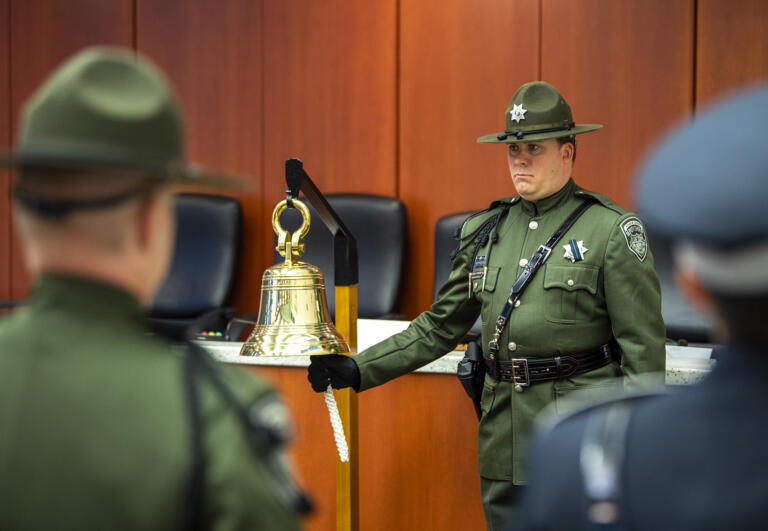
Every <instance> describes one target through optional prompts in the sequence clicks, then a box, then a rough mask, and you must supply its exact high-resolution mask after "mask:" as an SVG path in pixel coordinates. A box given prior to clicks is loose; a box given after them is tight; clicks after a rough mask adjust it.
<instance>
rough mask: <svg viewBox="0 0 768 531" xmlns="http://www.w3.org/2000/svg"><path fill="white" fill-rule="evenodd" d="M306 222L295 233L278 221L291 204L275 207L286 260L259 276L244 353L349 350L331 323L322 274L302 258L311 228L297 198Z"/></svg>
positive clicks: (276, 228)
mask: <svg viewBox="0 0 768 531" xmlns="http://www.w3.org/2000/svg"><path fill="white" fill-rule="evenodd" d="M293 206H295V207H296V208H298V210H299V212H300V213H301V216H302V223H301V226H300V227H299V229H298V230H296V231H295V232H294V233H293V234H291V233H289V232H287V231H286V230H284V229H283V228H282V226H281V225H280V214H281V213H282V212H283V211H284V210H285V209H286V208H288V202H287V201H281V202H280V203H278V204H277V206H276V207H275V210H274V211H273V212H272V228H273V229H274V231H275V233H276V234H277V239H278V245H277V251H278V253H280V256H283V257H285V262H283V263H282V264H277V265H274V266H272V267H270V268H268V269H267V270H266V271H264V275H263V277H262V280H261V302H260V305H259V318H258V320H257V322H256V326H255V327H254V329H253V332H251V335H250V336H249V337H248V340H247V341H246V342H245V343H244V344H243V347H242V348H241V349H240V355H241V356H309V355H317V354H348V353H349V346H348V345H347V342H346V341H344V338H343V337H341V334H339V332H338V331H337V330H336V328H335V327H334V326H333V323H332V322H331V318H330V312H329V311H328V302H327V301H326V298H325V283H324V282H323V273H322V272H321V271H320V269H318V268H317V267H315V266H313V265H311V264H307V263H305V262H300V261H299V260H298V259H299V258H300V257H301V254H302V253H303V252H304V241H303V239H304V236H306V234H307V231H309V220H310V214H309V209H307V207H306V205H304V203H302V202H301V201H298V200H296V199H293Z"/></svg>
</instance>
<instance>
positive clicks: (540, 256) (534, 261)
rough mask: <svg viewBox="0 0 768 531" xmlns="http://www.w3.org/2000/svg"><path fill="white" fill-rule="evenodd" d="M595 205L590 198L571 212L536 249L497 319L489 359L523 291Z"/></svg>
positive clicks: (495, 353) (489, 349)
mask: <svg viewBox="0 0 768 531" xmlns="http://www.w3.org/2000/svg"><path fill="white" fill-rule="evenodd" d="M593 204H594V203H593V200H592V199H591V198H590V199H587V200H585V201H584V202H583V203H582V204H580V205H579V206H578V207H576V209H575V210H574V211H573V212H571V215H570V216H568V217H567V218H566V219H565V221H563V224H562V225H560V226H559V227H558V228H557V230H556V231H555V233H554V234H553V235H552V236H550V238H549V239H548V240H547V241H546V243H544V244H543V245H539V248H538V249H536V252H535V253H533V256H531V259H530V260H528V263H527V264H525V268H524V269H523V272H522V273H520V276H519V277H517V280H515V283H514V284H513V285H512V291H511V292H510V294H509V298H508V299H507V302H506V303H505V304H504V307H503V308H502V309H501V313H500V314H499V318H498V319H496V330H495V331H494V333H493V339H491V341H490V342H489V343H488V352H489V356H488V357H489V358H490V359H492V360H494V359H496V358H497V357H498V355H499V338H501V334H502V332H504V327H505V326H507V322H508V321H509V316H510V314H511V313H512V310H513V309H514V308H515V303H516V302H517V301H518V300H520V297H521V296H522V294H523V291H525V288H527V287H528V284H530V282H531V279H533V276H534V275H535V274H536V272H537V271H538V270H539V269H540V268H541V266H543V265H544V262H546V261H547V259H548V258H549V255H550V254H551V253H552V248H553V247H554V246H555V245H557V242H559V241H560V239H561V238H562V237H563V236H564V235H565V233H566V232H568V230H569V229H570V228H571V227H572V226H573V224H574V223H576V220H577V219H579V217H581V215H582V214H583V213H584V212H585V211H586V210H587V209H588V208H589V207H591V206H592V205H593Z"/></svg>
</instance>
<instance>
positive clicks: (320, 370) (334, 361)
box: [307, 354, 360, 393]
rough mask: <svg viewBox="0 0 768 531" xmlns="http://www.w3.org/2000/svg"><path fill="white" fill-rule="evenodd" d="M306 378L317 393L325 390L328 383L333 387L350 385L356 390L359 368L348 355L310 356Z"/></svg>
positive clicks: (358, 383) (358, 384)
mask: <svg viewBox="0 0 768 531" xmlns="http://www.w3.org/2000/svg"><path fill="white" fill-rule="evenodd" d="M307 380H309V383H311V384H312V389H314V390H315V391H317V392H318V393H322V392H323V391H325V390H326V389H327V388H328V386H329V385H331V386H332V387H333V388H334V389H343V388H344V387H351V388H353V389H354V390H355V391H357V390H358V389H360V369H358V368H357V363H355V360H353V359H352V358H351V357H350V356H344V355H342V354H328V355H325V356H310V357H309V371H308V374H307Z"/></svg>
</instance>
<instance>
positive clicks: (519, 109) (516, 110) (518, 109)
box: [509, 103, 528, 123]
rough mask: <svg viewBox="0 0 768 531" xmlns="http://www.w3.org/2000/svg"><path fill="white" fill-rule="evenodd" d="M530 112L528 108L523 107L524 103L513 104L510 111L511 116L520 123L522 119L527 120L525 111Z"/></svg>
mask: <svg viewBox="0 0 768 531" xmlns="http://www.w3.org/2000/svg"><path fill="white" fill-rule="evenodd" d="M527 112H528V109H523V104H522V103H521V104H520V105H512V110H511V111H509V115H510V117H511V118H512V119H513V120H514V121H515V122H517V123H520V120H525V113H527Z"/></svg>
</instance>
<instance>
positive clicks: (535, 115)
mask: <svg viewBox="0 0 768 531" xmlns="http://www.w3.org/2000/svg"><path fill="white" fill-rule="evenodd" d="M504 118H505V124H506V127H505V128H504V131H502V132H501V133H494V134H491V135H485V136H481V137H480V138H478V139H477V142H478V143H479V144H511V143H513V142H534V141H537V140H547V139H548V138H560V137H564V136H572V135H579V134H581V133H588V132H590V131H596V130H597V129H601V128H602V127H603V126H602V125H600V124H575V123H573V115H572V114H571V106H570V105H568V103H567V102H566V101H565V98H563V96H562V95H560V92H558V90H557V89H556V88H555V87H553V86H552V85H550V84H549V83H545V82H544V81H532V82H530V83H526V84H525V85H523V86H522V87H520V88H519V89H517V92H515V95H514V96H512V101H510V102H509V107H507V111H506V112H505V113H504Z"/></svg>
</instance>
